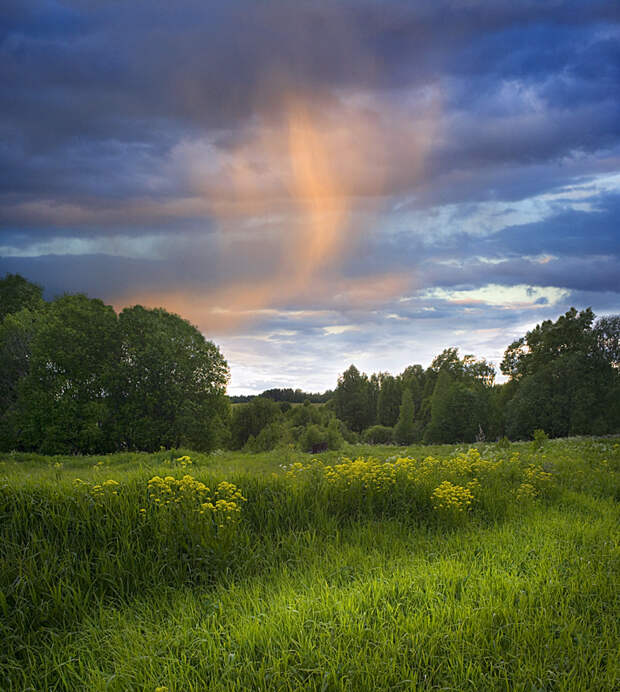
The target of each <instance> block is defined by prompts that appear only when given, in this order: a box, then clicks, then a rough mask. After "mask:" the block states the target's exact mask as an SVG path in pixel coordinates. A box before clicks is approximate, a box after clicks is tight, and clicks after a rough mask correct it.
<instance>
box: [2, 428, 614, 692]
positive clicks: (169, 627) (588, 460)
mask: <svg viewBox="0 0 620 692" xmlns="http://www.w3.org/2000/svg"><path fill="white" fill-rule="evenodd" d="M616 442H617V441H616ZM516 448H517V449H521V451H522V453H523V454H524V455H525V454H527V453H528V449H529V448H527V447H525V446H517V447H516ZM452 450H453V448H450V449H448V448H446V449H443V450H441V449H435V450H433V453H434V454H438V455H440V454H442V453H443V454H448V453H449V452H451V451H452ZM355 451H356V452H357V451H358V450H355ZM361 451H365V450H361ZM411 451H412V452H413V453H414V454H417V455H418V456H421V454H422V453H423V454H426V453H429V450H428V449H424V450H421V449H418V450H411ZM486 452H487V453H488V454H489V455H491V454H493V453H494V450H493V449H492V448H491V447H489V448H488V449H487V450H486ZM373 453H374V454H375V455H378V456H383V457H385V456H388V455H390V456H391V455H392V454H394V448H374V449H373ZM483 456H484V454H483ZM545 456H546V458H547V459H548V460H551V463H555V464H556V465H559V464H564V465H565V466H566V467H570V469H571V473H570V474H564V475H563V476H562V478H564V479H568V480H569V481H570V482H568V481H567V482H565V483H564V486H563V487H562V488H560V491H559V492H558V493H557V494H556V495H555V496H554V498H553V499H552V500H549V501H545V502H540V501H539V502H535V503H532V504H530V505H529V506H528V507H523V508H518V511H509V512H507V513H506V514H505V515H504V516H503V517H500V518H496V519H495V520H494V521H490V520H489V518H488V517H486V516H483V515H480V516H477V515H474V516H473V517H472V518H471V519H470V520H468V521H467V522H465V523H463V525H462V526H459V527H450V528H448V527H447V526H443V525H442V524H441V523H439V524H438V523H436V522H432V521H423V520H420V518H414V519H412V520H409V519H408V518H407V517H406V516H399V517H392V518H389V517H377V516H372V515H371V516H368V517H363V516H361V517H359V516H358V517H356V518H354V519H350V520H346V519H343V517H341V516H337V515H335V514H334V513H330V512H328V511H323V509H322V506H321V505H317V504H314V505H313V504H312V501H313V498H312V496H311V495H310V494H308V493H306V494H303V493H302V494H297V495H296V496H294V499H295V502H296V504H293V501H292V500H290V501H289V500H288V499H287V498H288V496H289V495H290V493H289V495H286V494H285V493H286V491H287V489H288V490H290V488H288V486H287V483H286V481H283V480H279V479H277V478H272V477H271V472H274V471H275V472H279V473H281V470H280V468H279V464H281V463H287V462H288V463H290V459H286V458H284V457H282V456H281V455H277V454H271V455H260V456H251V457H247V456H245V457H243V456H240V455H238V454H235V455H228V454H226V455H216V456H211V457H200V455H193V458H194V459H195V461H196V467H195V468H194V470H193V471H192V473H194V475H196V476H201V475H204V476H205V477H206V476H207V475H210V476H211V477H212V478H215V477H222V478H223V477H226V478H234V479H235V482H237V483H238V484H239V485H241V487H242V488H244V490H245V489H247V490H246V495H247V496H248V498H249V502H248V507H247V513H246V514H247V516H246V518H245V521H246V524H247V525H246V524H244V523H243V522H242V524H241V526H240V530H239V532H238V534H236V536H235V537H234V540H233V541H232V543H231V545H230V546H229V548H228V549H227V550H226V551H225V552H224V553H222V555H221V556H220V558H221V561H220V562H219V563H218V565H217V569H216V570H215V571H212V572H210V573H209V574H208V577H207V578H205V579H201V578H200V577H201V575H203V574H204V573H205V572H206V570H202V571H201V570H200V569H198V568H197V565H196V564H195V563H192V564H189V565H186V566H185V567H183V566H181V567H179V568H178V569H177V568H174V569H173V568H172V565H171V564H170V563H171V562H175V563H176V562H182V561H183V559H184V558H183V551H182V550H181V551H180V552H177V553H174V554H173V552H171V545H170V544H169V543H165V542H163V543H158V544H157V545H155V544H154V542H153V540H152V536H151V538H150V539H149V535H150V534H148V532H147V528H148V524H147V525H145V526H142V527H140V525H139V521H138V519H137V514H136V512H137V505H138V504H140V501H141V500H140V498H139V493H140V492H141V491H140V488H141V487H142V486H143V485H144V481H145V480H146V479H148V478H149V477H150V476H151V475H152V474H153V473H155V472H158V473H161V474H162V475H163V474H165V473H170V467H169V466H167V465H165V464H164V465H161V463H162V462H163V461H165V459H166V455H164V454H162V455H159V457H157V456H147V455H140V456H135V455H134V456H130V455H125V456H124V457H123V456H122V455H116V456H115V457H111V458H109V459H108V460H107V463H105V464H104V465H103V468H104V470H95V469H93V465H94V464H95V463H96V462H97V461H100V460H101V458H96V459H84V458H69V459H64V460H57V459H54V460H48V459H33V458H27V457H25V456H21V457H18V458H17V459H16V458H5V460H4V464H3V466H1V467H0V477H1V476H4V477H5V478H6V480H5V481H4V486H5V487H4V489H3V492H4V504H3V506H2V514H1V515H0V516H1V517H2V523H1V524H0V530H1V531H2V534H1V535H0V540H1V541H2V542H0V546H1V548H2V551H3V553H4V555H3V556H2V557H3V558H4V563H3V567H1V568H0V588H1V589H2V590H3V594H4V600H3V599H2V597H0V606H2V607H3V609H4V615H5V623H4V624H5V628H4V629H3V631H2V635H3V638H4V641H5V643H6V645H5V646H3V651H2V653H1V654H0V666H1V667H2V670H0V673H1V675H0V681H1V680H3V681H4V686H5V688H6V689H25V688H27V687H28V686H31V688H32V689H41V690H47V689H85V690H97V689H112V690H127V689H147V690H148V689H150V690H155V689H156V687H157V686H166V687H168V688H169V689H170V690H189V689H195V690H203V689H222V690H238V689H269V690H272V689H274V690H278V689H282V690H287V689H317V690H332V689H333V690H337V689H350V690H365V689H368V690H375V689H376V690H381V689H386V690H387V689H415V688H416V687H418V688H420V689H455V690H462V689H472V690H480V689H501V690H520V689H523V690H534V689H549V690H551V689H553V690H581V689H583V690H599V689H600V690H610V689H614V687H617V685H618V684H619V683H620V675H619V670H618V657H617V653H618V646H619V643H620V627H619V625H618V615H619V613H620V611H619V608H618V605H619V604H618V596H617V592H618V589H617V586H618V572H619V561H620V548H619V544H618V526H619V521H618V520H619V519H620V512H619V510H618V505H617V499H618V488H617V466H618V461H620V460H619V459H618V457H619V454H618V447H617V444H616V446H615V447H614V441H602V442H591V441H569V442H553V443H550V444H549V446H548V449H547V450H545ZM603 462H605V463H603ZM56 463H62V464H63V466H62V468H56V467H55V466H54V464H56ZM609 466H611V468H612V472H610V473H609V474H608V475H606V474H605V473H604V470H605V469H606V468H607V467H609ZM99 468H100V469H101V467H99ZM247 469H251V472H252V473H253V476H250V475H248V474H247V472H246V473H245V474H241V471H242V470H243V471H246V470H247ZM613 469H615V473H613ZM186 470H187V469H183V470H182V471H181V470H180V469H177V471H180V472H182V473H184V472H185V471H186ZM76 475H79V477H80V478H83V479H85V480H88V479H89V477H91V476H92V477H93V478H96V479H102V478H116V479H117V480H119V481H121V482H122V483H123V484H124V485H125V486H126V488H127V489H128V490H127V493H126V494H125V495H123V496H121V497H119V499H118V501H117V500H116V499H114V502H118V505H114V508H115V511H116V512H117V514H116V515H115V517H116V521H117V523H116V524H115V523H114V521H112V520H111V519H110V520H108V521H107V523H106V522H103V523H101V522H100V523H97V522H96V521H95V519H96V517H94V515H92V514H89V512H90V511H91V510H88V511H86V509H85V507H82V506H81V505H79V503H76V501H75V500H74V499H72V489H71V485H70V481H71V480H72V479H73V478H74V477H76ZM177 475H178V474H177ZM601 479H603V480H605V479H609V482H608V483H605V482H601ZM613 479H615V480H613ZM2 485H3V482H2V481H0V486H2ZM287 502H289V504H288V505H286V503H287ZM123 503H126V504H123ZM304 503H307V504H306V505H304ZM282 504H285V505H286V506H284V507H282V506H281V505H282ZM250 506H252V507H250ZM132 512H133V514H132ZM97 516H100V515H97ZM101 516H102V515H101ZM106 516H107V515H106ZM93 517H94V518H93ZM123 517H124V518H125V519H127V520H126V521H125V520H124V519H123ZM130 518H131V520H130ZM179 533H180V534H181V533H182V532H181V531H179ZM162 550H163V553H162ZM166 551H168V552H166ZM212 557H214V556H212ZM16 583H17V585H16ZM0 687H2V682H0Z"/></svg>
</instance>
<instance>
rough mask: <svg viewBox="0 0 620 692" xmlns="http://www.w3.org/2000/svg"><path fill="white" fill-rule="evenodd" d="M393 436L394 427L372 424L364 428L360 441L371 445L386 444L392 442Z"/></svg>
mask: <svg viewBox="0 0 620 692" xmlns="http://www.w3.org/2000/svg"><path fill="white" fill-rule="evenodd" d="M393 437H394V428H391V427H390V426H388V425H373V426H372V427H370V428H368V429H366V430H364V433H363V435H362V441H363V442H366V443H368V444H371V445H377V444H387V443H389V442H392V439H393Z"/></svg>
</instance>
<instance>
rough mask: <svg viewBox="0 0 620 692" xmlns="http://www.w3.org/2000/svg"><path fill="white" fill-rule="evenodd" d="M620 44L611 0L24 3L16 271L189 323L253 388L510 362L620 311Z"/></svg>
mask: <svg viewBox="0 0 620 692" xmlns="http://www.w3.org/2000/svg"><path fill="white" fill-rule="evenodd" d="M619 39H620V8H619V7H618V3H617V2H612V1H611V0H609V1H604V0H591V1H590V2H587V3H586V2H582V1H580V0H569V1H567V2H562V3H540V2H537V1H535V0H531V1H530V0H526V1H524V2H519V3H514V2H509V1H508V0H480V1H477V2H461V1H460V0H438V2H435V3H422V2H404V1H403V0H381V1H380V0H356V1H353V0H345V1H344V2H338V3H329V2H316V3H314V2H313V3H290V2H286V1H285V0H267V1H266V2H261V3H256V2H251V1H250V0H240V1H239V2H234V3H221V2H215V1H213V0H184V1H183V2H180V3H174V4H170V3H169V2H164V0H153V1H152V2H150V3H149V5H148V8H145V7H143V6H142V5H141V4H136V3H115V4H114V5H110V3H108V2H99V1H91V2H84V1H83V0H67V2H64V3H62V4H59V3H52V2H45V1H44V0H19V2H18V1H17V0H7V2H5V3H4V5H3V16H2V19H0V98H2V102H3V109H2V112H1V113H0V170H2V171H3V172H4V173H5V175H3V176H0V255H1V257H0V270H1V271H19V272H20V273H22V274H24V275H25V276H27V277H28V278H31V279H33V280H35V281H39V282H40V283H42V284H44V285H45V286H46V288H47V295H48V297H49V296H52V295H55V294H58V293H61V292H63V291H86V292H87V293H89V294H90V295H92V296H100V297H103V298H104V299H105V300H106V301H109V302H111V303H113V304H114V305H115V306H117V307H118V308H120V307H122V306H123V305H127V304H131V303H133V302H143V303H144V304H147V305H164V306H165V307H167V308H169V309H171V310H176V311H178V312H180V313H181V314H183V315H184V316H186V317H188V318H190V319H191V320H192V321H193V322H195V323H196V324H198V325H200V326H201V328H203V329H204V330H205V331H206V332H207V335H211V336H212V335H215V336H217V337H218V338H221V339H222V340H223V341H222V343H224V344H225V346H226V349H227V350H229V351H230V354H231V356H230V359H231V361H232V362H234V363H235V368H237V370H234V371H233V381H234V382H240V383H241V384H239V385H237V384H235V386H239V387H242V386H243V382H247V383H248V384H247V386H248V387H252V388H255V387H259V386H262V384H264V383H266V382H268V381H270V377H272V376H273V377H276V376H275V375H273V367H272V365H271V363H273V362H278V363H281V364H282V368H281V369H280V372H279V373H278V374H277V378H279V379H278V382H288V383H289V384H291V385H295V386H298V385H299V384H301V383H302V382H304V381H306V380H305V378H308V380H307V381H308V382H314V385H312V388H317V389H318V388H321V386H322V385H321V382H323V383H325V382H324V380H321V379H320V378H321V375H319V374H317V370H321V369H322V368H323V367H324V369H325V372H328V373H329V377H330V378H332V379H333V378H334V377H335V376H336V374H337V373H338V372H339V371H340V370H339V368H340V369H341V368H342V367H343V366H342V363H345V362H348V361H349V360H350V359H352V358H355V359H357V360H358V361H359V365H361V367H363V368H367V369H372V368H375V369H379V368H380V369H386V368H390V369H391V368H394V369H398V368H401V366H402V367H404V366H405V365H406V364H409V362H410V361H411V360H412V359H419V360H421V361H423V362H424V361H425V360H426V361H428V360H429V359H430V358H431V357H432V355H433V353H436V352H437V350H441V348H443V346H445V345H449V342H450V341H451V340H452V339H456V342H457V344H458V345H460V346H461V347H462V348H467V349H471V350H474V351H475V349H476V345H479V347H480V348H481V349H487V350H486V351H484V352H483V353H481V355H484V354H485V353H491V354H494V355H493V357H495V355H497V353H499V351H500V342H501V341H502V339H503V337H504V336H508V335H509V334H512V333H513V331H514V330H518V329H519V328H522V327H523V325H528V324H530V323H531V320H532V314H533V313H535V314H536V315H537V318H538V316H540V318H541V319H542V318H543V317H555V316H557V314H558V313H559V311H561V310H563V309H565V308H566V307H568V306H569V304H570V302H571V301H575V303H577V304H579V305H582V306H585V305H586V304H592V305H593V306H595V309H596V306H600V309H605V310H612V311H613V310H614V309H615V308H614V305H616V306H618V300H617V296H618V280H617V276H618V247H619V245H618V231H617V220H618V217H619V215H620V204H619V202H618V200H619V199H620V196H619V190H620V182H619V181H620V178H618V175H619V172H620V92H619V91H618V89H617V88H616V87H617V84H618V79H619V76H620V48H619V46H620V41H619ZM528 287H530V289H531V290H530V293H528ZM554 291H555V292H554ZM403 298H412V299H411V300H402V299H403ZM457 301H465V302H463V303H461V302H457ZM545 301H546V302H545ZM456 323H458V325H459V326H458V331H459V332H462V331H465V332H466V333H465V334H462V333H459V334H456V333H455V331H456V330H455V329H454V324H456ZM498 325H499V326H498ZM353 327H355V329H353ZM325 344H328V347H326V345H325ZM261 353H262V354H263V355H260V354H261ZM414 353H415V355H413V354H414ZM382 359H384V360H382ZM379 360H381V363H379ZM317 363H320V364H321V368H318V367H317ZM373 364H377V365H376V367H375V365H373ZM235 372H239V373H243V376H242V377H241V376H239V377H241V379H238V377H237V375H235V374H234V373H235ZM330 384H332V385H333V382H330Z"/></svg>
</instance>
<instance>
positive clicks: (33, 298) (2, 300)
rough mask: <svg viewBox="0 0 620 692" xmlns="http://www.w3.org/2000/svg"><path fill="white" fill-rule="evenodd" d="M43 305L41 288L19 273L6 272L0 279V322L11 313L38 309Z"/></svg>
mask: <svg viewBox="0 0 620 692" xmlns="http://www.w3.org/2000/svg"><path fill="white" fill-rule="evenodd" d="M42 305H43V289H42V288H41V287H40V286H37V284H33V283H31V282H30V281H28V280H27V279H24V277H23V276H20V275H19V274H7V275H6V276H5V277H4V278H3V279H0V323H1V322H2V320H3V319H4V318H5V317H6V316H7V315H10V314H11V313H14V312H19V311H20V310H22V309H24V308H27V309H28V310H39V309H40V308H41V307H42Z"/></svg>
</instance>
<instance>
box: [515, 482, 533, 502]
mask: <svg viewBox="0 0 620 692" xmlns="http://www.w3.org/2000/svg"><path fill="white" fill-rule="evenodd" d="M515 495H516V498H517V500H519V501H520V502H523V501H527V500H533V499H534V498H535V497H537V496H538V491H537V490H536V488H535V487H534V486H533V485H532V484H531V483H521V485H520V486H519V487H518V488H517V491H516V493H515Z"/></svg>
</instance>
